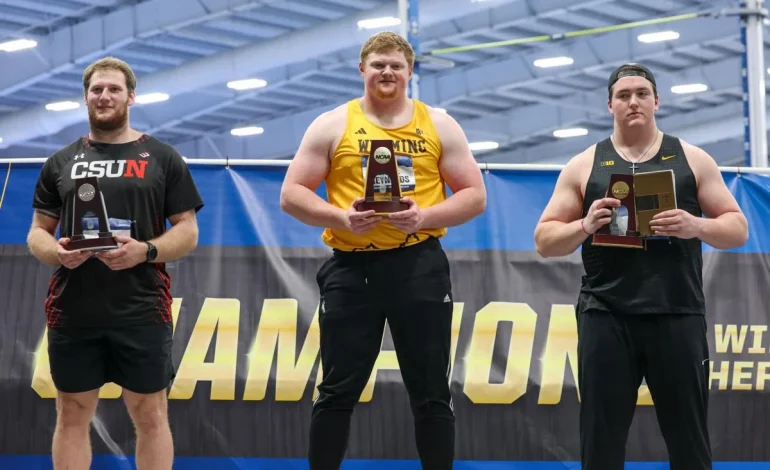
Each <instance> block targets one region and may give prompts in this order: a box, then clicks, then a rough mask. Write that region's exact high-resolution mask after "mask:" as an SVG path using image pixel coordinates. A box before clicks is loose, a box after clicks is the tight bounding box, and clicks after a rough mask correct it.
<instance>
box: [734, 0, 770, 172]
mask: <svg viewBox="0 0 770 470" xmlns="http://www.w3.org/2000/svg"><path fill="white" fill-rule="evenodd" d="M763 1H764V0H744V4H743V7H744V8H746V9H747V12H746V14H745V15H744V16H743V22H742V23H743V25H742V27H741V40H742V41H743V64H742V65H743V72H742V74H743V76H742V78H743V88H744V89H743V94H744V96H743V99H744V120H745V121H744V124H745V125H746V126H747V127H748V129H746V130H745V137H744V139H746V141H745V142H744V148H745V150H746V158H747V162H746V165H747V166H752V167H767V166H768V164H767V122H766V121H767V114H766V113H767V111H766V109H765V102H766V100H765V73H766V71H765V57H764V31H763V20H764V17H765V15H764V13H763V12H761V10H762V8H763Z"/></svg>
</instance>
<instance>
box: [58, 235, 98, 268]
mask: <svg viewBox="0 0 770 470" xmlns="http://www.w3.org/2000/svg"><path fill="white" fill-rule="evenodd" d="M69 242H70V239H69V238H66V237H65V238H60V239H59V243H58V244H57V245H56V254H57V255H58V256H59V263H61V265H62V266H64V267H65V268H68V269H75V268H77V267H78V266H80V265H81V264H83V263H85V262H86V260H87V259H88V258H90V257H91V256H93V252H91V251H87V250H82V251H69V250H67V249H65V248H64V247H65V246H67V244H68V243H69Z"/></svg>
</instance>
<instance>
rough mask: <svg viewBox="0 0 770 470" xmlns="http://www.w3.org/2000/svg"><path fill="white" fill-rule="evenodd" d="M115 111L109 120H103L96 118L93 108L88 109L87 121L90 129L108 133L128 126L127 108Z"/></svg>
mask: <svg viewBox="0 0 770 470" xmlns="http://www.w3.org/2000/svg"><path fill="white" fill-rule="evenodd" d="M115 111H116V113H115V115H114V116H113V117H112V118H111V119H108V120H104V119H99V118H97V117H96V109H95V108H94V109H89V110H88V121H89V124H90V125H91V128H93V129H96V130H99V131H103V132H110V131H114V130H117V129H120V128H122V127H125V126H126V125H127V124H128V107H126V108H124V109H123V110H120V109H119V108H116V109H115Z"/></svg>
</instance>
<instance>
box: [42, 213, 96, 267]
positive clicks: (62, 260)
mask: <svg viewBox="0 0 770 470" xmlns="http://www.w3.org/2000/svg"><path fill="white" fill-rule="evenodd" d="M58 226H59V219H57V218H55V217H51V216H49V215H46V214H43V213H42V212H40V211H35V212H34V214H33V215H32V226H31V227H30V229H29V233H28V234H27V246H28V247H29V251H30V253H32V255H33V256H34V257H35V258H37V259H38V260H39V261H40V262H41V263H44V264H47V265H48V266H65V267H67V268H69V269H75V268H76V267H78V266H80V265H81V264H83V263H84V262H85V261H86V260H87V259H88V258H90V257H91V255H92V253H91V252H90V251H67V250H65V249H64V246H66V245H67V243H69V241H70V240H69V238H61V239H59V240H58V241H57V240H56V238H54V234H56V228H57V227H58Z"/></svg>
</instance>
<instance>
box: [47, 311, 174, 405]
mask: <svg viewBox="0 0 770 470" xmlns="http://www.w3.org/2000/svg"><path fill="white" fill-rule="evenodd" d="M172 340H173V325H172V324H171V322H167V323H158V324H150V325H136V326H120V327H114V328H75V327H70V328H68V327H62V328H49V329H48V356H49V361H50V364H51V377H52V378H53V382H54V385H55V386H56V389H57V390H59V391H61V392H64V393H78V392H86V391H89V390H94V389H97V388H100V387H101V386H102V385H104V384H106V383H109V382H113V383H115V384H117V385H120V386H121V387H123V388H124V389H126V390H129V391H131V392H135V393H154V392H159V391H161V390H163V389H166V388H168V386H169V385H170V383H171V381H172V380H173V379H174V376H175V374H176V371H175V370H174V364H173V362H172V357H171V345H172Z"/></svg>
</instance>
